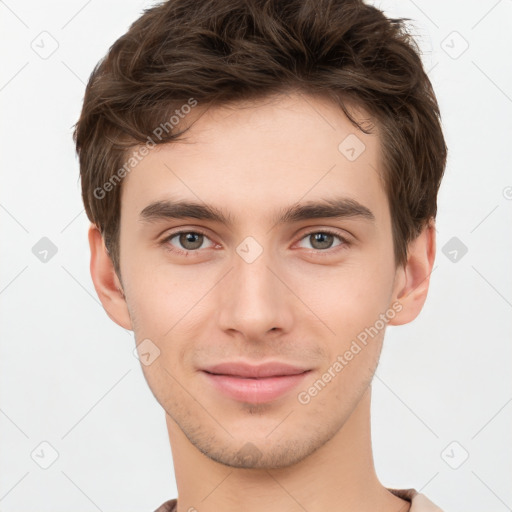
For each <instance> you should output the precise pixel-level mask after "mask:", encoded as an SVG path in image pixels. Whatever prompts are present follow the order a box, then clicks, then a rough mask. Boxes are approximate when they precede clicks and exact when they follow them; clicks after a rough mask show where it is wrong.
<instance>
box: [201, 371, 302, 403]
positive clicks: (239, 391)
mask: <svg viewBox="0 0 512 512" xmlns="http://www.w3.org/2000/svg"><path fill="white" fill-rule="evenodd" d="M278 371H281V372H286V373H281V374H279V373H277V374H276V372H278ZM230 372H231V373H227V372H226V371H225V373H221V371H220V369H216V371H215V372H214V371H210V370H203V371H202V373H203V375H205V376H206V378H207V379H208V382H209V384H210V385H212V387H213V388H214V389H215V390H216V391H219V392H220V393H222V394H223V395H224V396H226V397H228V398H230V399H232V400H236V401H239V402H249V403H265V402H271V401H273V400H276V399H277V398H280V397H282V396H284V395H286V393H288V392H289V391H291V390H292V389H293V388H295V387H296V386H297V385H298V384H299V383H300V382H302V380H303V379H304V378H305V377H306V375H309V374H310V373H311V370H309V369H308V370H304V369H297V368H294V367H290V366H287V367H286V368H284V367H281V369H278V368H277V367H272V366H263V365H262V366H259V367H247V366H245V367H243V368H238V370H234V369H233V368H231V370H230ZM233 372H236V373H233ZM240 373H241V374H240ZM251 373H252V375H248V374H251ZM257 374H259V375H257ZM265 374H266V375H265Z"/></svg>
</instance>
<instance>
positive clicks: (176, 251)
mask: <svg viewBox="0 0 512 512" xmlns="http://www.w3.org/2000/svg"><path fill="white" fill-rule="evenodd" d="M185 233H193V234H197V235H203V236H205V237H206V238H208V239H209V237H208V234H207V233H205V232H204V231H201V230H200V229H194V230H182V231H175V232H174V233H171V234H170V235H169V236H167V237H165V238H164V239H163V240H162V241H161V244H162V245H163V246H164V247H165V250H166V251H169V252H171V253H173V254H178V255H182V256H189V255H190V254H192V253H198V252H199V251H200V250H199V249H196V250H190V251H187V250H185V249H178V248H176V247H173V246H170V244H169V242H170V240H172V239H173V238H174V237H176V236H177V235H182V234H185ZM318 233H321V234H327V235H332V236H334V237H336V238H338V239H339V240H340V242H341V243H340V244H339V245H337V246H335V247H333V248H329V249H325V250H322V249H307V250H308V251H310V252H314V253H315V255H320V256H332V254H336V253H337V252H338V251H342V250H344V249H346V248H347V247H349V246H350V242H349V241H348V240H347V239H346V238H345V237H343V236H341V235H340V234H339V233H338V232H336V231H333V230H330V229H322V230H314V231H310V232H309V233H305V234H304V235H303V236H302V237H301V238H300V240H304V238H307V237H308V236H311V235H313V234H318ZM300 240H299V241H300Z"/></svg>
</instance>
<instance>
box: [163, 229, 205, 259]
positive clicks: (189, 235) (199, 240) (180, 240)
mask: <svg viewBox="0 0 512 512" xmlns="http://www.w3.org/2000/svg"><path fill="white" fill-rule="evenodd" d="M175 239H177V241H175ZM205 241H210V239H209V238H208V237H207V236H206V235H205V234H204V233H201V232H198V231H177V232H175V233H172V234H171V235H169V236H168V237H167V238H165V239H164V240H163V241H162V244H164V245H165V246H166V248H167V249H168V250H169V251H171V252H176V253H178V254H185V255H186V254H188V253H189V252H199V251H198V249H202V248H203V249H204V248H208V246H206V247H203V245H204V242H205ZM210 244H211V245H210V246H209V247H213V245H214V244H213V242H211V241H210Z"/></svg>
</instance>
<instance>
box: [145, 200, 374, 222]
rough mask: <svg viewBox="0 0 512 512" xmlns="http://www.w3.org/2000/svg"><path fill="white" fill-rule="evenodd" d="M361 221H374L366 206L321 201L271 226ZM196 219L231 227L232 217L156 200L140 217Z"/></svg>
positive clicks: (284, 213)
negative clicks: (347, 219)
mask: <svg viewBox="0 0 512 512" xmlns="http://www.w3.org/2000/svg"><path fill="white" fill-rule="evenodd" d="M353 217H355V218H360V219H362V220H368V221H371V222H374V221H375V216H374V214H373V213H372V212H371V210H369V209H368V208H367V207H366V206H364V205H362V204H361V203H359V202H357V201H355V200H354V199H350V198H344V197H341V198H336V199H324V200H322V201H308V202H305V203H302V204H294V205H292V206H290V207H288V208H285V209H282V210H280V211H278V212H277V214H276V215H275V216H274V219H273V220H274V222H273V225H277V224H286V223H289V224H291V223H294V222H300V221H304V220H310V219H323V218H336V219H342V218H353ZM188 218H190V219H199V220H209V221H214V222H219V223H221V224H224V225H226V226H232V225H233V224H234V217H233V216H232V215H230V214H225V213H223V212H222V211H221V210H219V209H218V208H216V207H214V206H212V205H207V204H203V203H198V202H195V201H184V200H178V201H169V200H162V201H155V202H153V203H151V204H149V205H148V206H146V207H145V208H144V209H143V210H142V211H141V212H140V215H139V220H140V221H141V222H143V223H153V222H158V221H161V220H169V219H188Z"/></svg>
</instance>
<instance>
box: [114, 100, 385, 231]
mask: <svg viewBox="0 0 512 512" xmlns="http://www.w3.org/2000/svg"><path fill="white" fill-rule="evenodd" d="M357 114H358V115H356V119H358V120H359V119H360V118H361V115H366V114H365V113H364V112H362V111H358V112H357ZM358 116H359V118H358ZM366 117H368V116H367V115H366ZM181 122H182V126H183V128H185V127H188V128H189V129H188V131H187V132H186V133H185V135H184V136H183V137H182V138H181V139H178V140H177V141H174V142H171V143H168V144H162V145H159V146H156V147H155V148H154V149H151V150H150V151H149V152H148V154H147V155H146V156H145V157H144V158H143V159H142V160H141V161H140V162H139V163H138V164H137V165H136V167H135V168H134V169H133V170H132V171H131V172H130V173H129V174H128V175H127V176H126V178H125V179H124V181H123V187H122V202H121V217H122V218H123V217H124V218H125V219H131V220H136V218H137V216H138V215H140V213H141V212H142V211H143V210H144V208H146V207H147V206H148V205H149V204H151V203H154V202H156V201H165V200H168V199H169V198H171V197H172V198H179V199H183V200H193V201H194V202H203V203H206V204H208V205H211V206H214V207H215V208H217V209H218V210H222V211H225V213H226V216H229V217H232V218H235V219H242V218H244V217H245V216H247V215H248V214H250V216H252V217H253V218H254V217H257V218H258V219H264V218H268V221H269V223H270V222H271V219H274V218H275V212H276V210H281V209H283V208H285V207H286V206H289V205H290V204H292V203H297V202H300V201H313V200H317V199H327V200H329V199H334V198H338V197H340V196H343V197H346V198H348V199H351V200H354V201H357V202H359V203H361V204H363V205H365V206H367V207H369V205H370V204H371V205H372V211H373V212H374V214H375V213H376V216H378V215H379V214H381V215H383V214H385V212H386V211H387V204H386V203H387V200H386V197H385V193H384V190H383V185H382V181H381V178H380V176H381V172H382V170H381V162H380V160H381V156H380V155H381V152H380V141H379V137H378V133H377V130H376V128H375V129H374V133H373V134H371V135H368V134H364V133H362V132H361V131H360V130H358V129H357V128H356V127H355V126H354V125H353V124H352V123H350V121H349V120H348V119H347V118H346V116H345V115H344V114H343V112H342V111H341V109H340V107H339V106H337V105H335V104H334V103H332V102H330V101H329V100H326V99H322V98H318V97H312V96H306V95H299V94H295V95H289V96H288V95H284V96H275V97H271V98H266V99H264V100H258V101H253V102H244V103H235V104H231V105H227V106H220V107H213V108H210V109H208V110H206V111H201V110H200V108H199V107H197V110H196V111H195V112H194V113H191V114H189V117H188V118H187V117H186V116H185V117H184V119H183V120H182V121H181ZM178 128H180V129H181V127H178ZM379 209H380V210H382V211H381V212H379ZM375 210H377V211H375Z"/></svg>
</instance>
